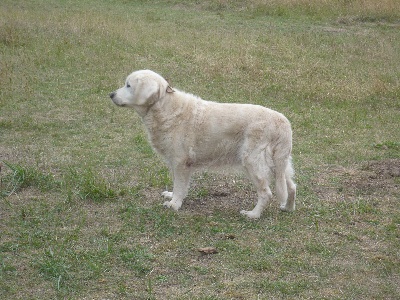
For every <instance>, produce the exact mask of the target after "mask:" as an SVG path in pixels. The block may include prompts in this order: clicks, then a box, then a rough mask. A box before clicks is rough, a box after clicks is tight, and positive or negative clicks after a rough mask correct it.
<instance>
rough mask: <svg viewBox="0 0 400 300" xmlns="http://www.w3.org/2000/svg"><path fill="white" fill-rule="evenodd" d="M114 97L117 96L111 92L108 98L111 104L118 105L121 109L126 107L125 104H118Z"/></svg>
mask: <svg viewBox="0 0 400 300" xmlns="http://www.w3.org/2000/svg"><path fill="white" fill-rule="evenodd" d="M116 95H117V93H116V92H112V93H111V94H110V95H109V96H110V98H111V100H112V102H113V103H114V104H115V105H118V106H121V107H124V106H126V104H125V103H120V102H119V101H118V99H117V98H116V97H115V96H116Z"/></svg>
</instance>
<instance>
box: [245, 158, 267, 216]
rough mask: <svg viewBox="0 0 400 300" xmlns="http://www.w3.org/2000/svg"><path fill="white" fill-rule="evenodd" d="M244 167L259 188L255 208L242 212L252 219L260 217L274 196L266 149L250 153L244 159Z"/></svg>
mask: <svg viewBox="0 0 400 300" xmlns="http://www.w3.org/2000/svg"><path fill="white" fill-rule="evenodd" d="M244 167H245V170H246V173H247V175H248V177H249V179H250V180H251V181H252V182H253V184H254V185H255V187H256V189H257V196H258V201H257V204H256V206H255V207H254V209H253V210H251V211H246V210H242V211H241V212H240V213H241V214H242V215H245V216H247V217H249V218H251V219H258V218H259V217H260V216H261V213H262V212H263V210H264V209H265V207H266V206H267V204H268V202H269V200H270V199H271V197H272V193H271V190H270V188H269V173H270V168H269V166H268V164H267V162H266V158H265V154H264V151H261V153H260V152H259V153H252V154H250V155H249V156H248V157H247V158H245V160H244Z"/></svg>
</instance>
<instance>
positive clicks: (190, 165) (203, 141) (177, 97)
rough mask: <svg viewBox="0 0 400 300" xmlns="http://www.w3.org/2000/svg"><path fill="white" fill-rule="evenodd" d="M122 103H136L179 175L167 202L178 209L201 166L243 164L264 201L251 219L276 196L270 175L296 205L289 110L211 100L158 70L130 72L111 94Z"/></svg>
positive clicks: (288, 204)
mask: <svg viewBox="0 0 400 300" xmlns="http://www.w3.org/2000/svg"><path fill="white" fill-rule="evenodd" d="M110 97H111V99H112V101H113V102H114V103H115V104H116V105H118V106H126V107H131V108H134V109H135V110H136V111H137V113H138V114H139V115H140V117H141V118H142V121H143V123H144V125H145V127H146V130H147V133H148V136H149V139H150V142H151V144H152V146H153V148H154V149H155V150H156V151H157V152H158V153H159V154H161V156H162V157H164V159H165V161H166V163H167V164H168V167H169V168H170V170H171V172H172V175H173V182H174V186H173V191H172V192H168V191H165V192H164V193H162V195H163V196H164V197H166V198H170V199H171V200H170V201H167V202H165V203H164V205H165V206H167V207H171V208H173V209H175V210H178V209H179V208H180V207H181V205H182V201H183V199H184V198H185V197H186V195H187V192H188V189H189V182H190V177H191V175H192V174H193V172H194V171H195V170H198V169H202V168H210V167H211V168H213V167H217V168H219V167H224V166H229V167H238V168H240V169H242V170H243V171H244V172H245V173H246V174H247V176H248V177H249V179H250V180H251V181H252V182H253V184H254V185H255V187H256V190H257V194H258V202H257V205H256V206H255V208H254V209H253V210H251V211H245V210H242V211H241V213H242V214H243V215H246V216H248V217H249V218H259V217H260V216H261V213H262V211H263V210H264V208H265V207H266V205H267V203H268V201H269V200H270V199H271V196H272V194H271V190H270V188H269V185H270V177H271V176H270V175H273V174H274V175H275V182H276V193H277V198H278V200H279V201H280V208H281V209H282V210H284V211H293V210H294V209H295V197H296V185H295V184H294V182H293V180H292V177H293V173H294V172H293V168H292V164H291V156H290V155H291V150H292V130H291V126H290V123H289V121H288V120H287V119H286V118H285V116H284V115H282V114H281V113H278V112H276V111H274V110H271V109H268V108H265V107H262V106H258V105H251V104H228V103H217V102H211V101H205V100H202V99H200V98H199V97H196V96H194V95H191V94H188V93H184V92H181V91H179V90H176V89H175V90H172V89H171V88H170V87H169V85H168V82H167V81H166V80H165V79H164V78H163V77H161V76H160V75H158V74H157V73H154V72H153V71H149V70H141V71H136V72H133V73H132V74H130V75H129V76H128V78H127V80H126V84H125V86H124V87H122V88H120V89H118V90H117V91H115V92H113V93H111V94H110Z"/></svg>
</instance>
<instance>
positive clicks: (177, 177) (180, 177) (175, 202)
mask: <svg viewBox="0 0 400 300" xmlns="http://www.w3.org/2000/svg"><path fill="white" fill-rule="evenodd" d="M191 174H192V171H191V169H190V168H188V167H186V166H177V167H175V169H174V171H173V177H174V188H173V191H172V193H171V192H168V191H165V192H163V193H162V195H163V196H164V197H165V198H171V201H166V202H164V206H165V207H170V208H172V209H174V210H178V209H179V208H180V207H181V206H182V202H183V199H184V198H185V197H186V195H187V193H188V190H189V183H190V176H191Z"/></svg>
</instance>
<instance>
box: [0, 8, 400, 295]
mask: <svg viewBox="0 0 400 300" xmlns="http://www.w3.org/2000/svg"><path fill="white" fill-rule="evenodd" d="M399 27H400V9H399V8H398V3H397V2H396V1H395V0H385V1H380V2H379V5H377V4H376V1H372V0H371V1H369V0H367V1H350V2H349V1H347V2H346V1H313V0H298V1H296V0H292V1H289V0H287V1H258V0H253V1H250V0H249V1H229V0H227V1H201V2H199V1H172V0H171V1H118V0H115V1H84V2H82V1H81V2H79V1H73V0H72V1H52V0H46V1H36V0H34V1H29V3H28V2H26V1H8V0H6V1H2V2H1V4H0V141H1V142H0V163H1V165H0V166H1V169H0V190H1V196H0V298H4V299H39V298H41V299H85V298H90V299H287V298H299V299H305V298H313V299H396V298H397V297H398V294H399V293H400V291H399V282H400V277H399V273H400V253H399V247H398V245H399V237H400V231H399V226H400V217H399V216H400V211H399V207H398V199H399V198H400V192H399V184H400V181H399V178H400V177H399V169H400V150H399V144H400V135H399V132H400V130H399V129H400V123H399V121H398V120H399V119H400V118H399V117H400V100H399V99H400V82H399V78H400V71H399V70H400V50H399V49H400V34H399V32H400V31H399ZM144 68H148V69H153V70H155V71H157V72H159V73H161V74H163V75H164V76H165V77H167V78H169V79H170V81H171V82H172V86H176V87H177V88H180V89H182V90H185V91H188V92H191V93H194V94H197V95H200V96H201V97H203V98H205V99H211V100H217V101H221V102H243V103H254V104H261V105H265V106H268V107H271V108H273V109H276V110H278V111H281V112H283V113H284V114H285V115H286V116H287V117H288V118H289V119H290V120H291V122H292V125H293V130H294V149H293V151H294V152H293V157H294V164H295V170H296V182H297V184H298V202H297V210H296V212H295V213H293V214H284V213H280V212H279V211H278V208H277V206H278V205H277V203H276V202H273V203H272V204H271V206H270V207H268V209H267V211H266V212H265V213H264V215H263V217H262V219H260V220H258V221H249V220H246V219H245V218H243V217H242V216H240V214H239V213H238V212H239V211H240V210H241V209H248V208H250V207H251V206H252V205H253V203H254V198H255V194H254V190H253V188H252V187H251V185H250V184H249V182H248V181H247V180H246V179H245V178H244V177H243V176H241V175H225V174H214V173H208V172H206V173H201V174H197V175H196V178H195V180H194V182H193V184H192V189H191V191H190V194H189V197H188V199H187V200H186V202H185V203H184V205H183V207H182V210H181V211H179V212H178V213H175V212H172V211H169V210H165V209H164V208H163V207H162V205H161V203H162V202H163V200H162V199H161V198H160V196H159V195H160V193H161V192H162V191H163V190H164V189H165V188H166V187H167V188H171V186H172V182H171V178H170V176H169V174H168V170H167V168H166V167H165V165H164V163H163V162H162V160H161V159H160V158H159V157H158V156H156V155H155V154H154V153H153V151H152V150H151V147H150V146H149V144H148V142H147V138H146V133H145V132H144V131H143V127H142V126H141V123H140V119H139V118H138V116H137V115H136V114H135V113H134V112H132V111H129V110H125V109H119V108H117V107H115V106H113V105H112V104H111V103H110V100H109V99H108V94H109V93H110V92H111V91H113V90H115V89H116V88H117V87H119V86H120V85H121V84H122V83H123V82H124V79H125V77H126V75H127V74H129V73H130V72H131V71H133V70H136V69H144ZM208 246H211V247H215V248H216V249H217V250H218V254H213V255H202V254H200V253H199V252H198V251H197V249H198V248H201V247H208Z"/></svg>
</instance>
